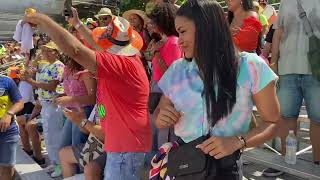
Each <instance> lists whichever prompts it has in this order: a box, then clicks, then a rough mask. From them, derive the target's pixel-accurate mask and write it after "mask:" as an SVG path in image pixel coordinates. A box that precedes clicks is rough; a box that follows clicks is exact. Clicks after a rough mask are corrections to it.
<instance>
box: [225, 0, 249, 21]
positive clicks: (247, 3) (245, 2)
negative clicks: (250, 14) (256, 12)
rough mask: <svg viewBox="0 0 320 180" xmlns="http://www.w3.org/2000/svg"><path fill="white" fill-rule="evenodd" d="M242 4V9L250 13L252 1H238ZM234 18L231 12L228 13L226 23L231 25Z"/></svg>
mask: <svg viewBox="0 0 320 180" xmlns="http://www.w3.org/2000/svg"><path fill="white" fill-rule="evenodd" d="M240 1H241V2H242V5H241V6H242V8H243V10H245V11H251V10H253V0H240ZM233 18H234V14H233V12H231V11H228V21H229V23H230V24H231V22H232V20H233Z"/></svg>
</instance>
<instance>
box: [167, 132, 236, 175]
mask: <svg viewBox="0 0 320 180" xmlns="http://www.w3.org/2000/svg"><path fill="white" fill-rule="evenodd" d="M208 138H209V135H207V136H201V137H199V138H198V139H196V140H193V141H191V142H189V143H184V142H183V141H182V139H179V140H178V144H179V147H178V148H176V149H173V150H171V151H170V152H169V155H168V171H167V174H168V176H170V177H175V179H176V180H214V179H216V178H215V177H217V174H218V173H217V171H218V169H226V168H232V167H233V166H234V165H235V164H236V161H237V160H238V159H239V158H240V151H236V152H234V153H233V154H231V155H229V156H226V157H224V158H222V159H219V160H217V159H215V158H214V157H212V156H210V155H208V154H204V153H203V151H202V150H201V149H198V148H196V146H197V145H199V144H201V143H202V142H204V141H205V140H207V139H208Z"/></svg>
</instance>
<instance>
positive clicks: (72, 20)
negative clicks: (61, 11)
mask: <svg viewBox="0 0 320 180" xmlns="http://www.w3.org/2000/svg"><path fill="white" fill-rule="evenodd" d="M71 10H72V15H73V16H72V17H69V18H68V22H69V24H70V25H71V26H73V27H74V26H76V25H77V24H78V23H81V21H80V19H79V15H78V11H77V9H75V8H73V7H72V8H71Z"/></svg>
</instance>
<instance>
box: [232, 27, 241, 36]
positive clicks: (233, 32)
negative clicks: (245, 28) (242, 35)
mask: <svg viewBox="0 0 320 180" xmlns="http://www.w3.org/2000/svg"><path fill="white" fill-rule="evenodd" d="M239 31H240V28H239V27H236V26H234V27H230V32H231V35H232V36H235V35H236V34H238V33H239Z"/></svg>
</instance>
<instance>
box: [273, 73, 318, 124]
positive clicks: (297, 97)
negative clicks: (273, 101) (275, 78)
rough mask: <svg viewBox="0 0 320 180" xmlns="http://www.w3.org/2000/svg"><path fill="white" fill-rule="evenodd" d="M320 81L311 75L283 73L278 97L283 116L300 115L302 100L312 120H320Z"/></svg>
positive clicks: (294, 117)
mask: <svg viewBox="0 0 320 180" xmlns="http://www.w3.org/2000/svg"><path fill="white" fill-rule="evenodd" d="M319 92H320V82H319V81H317V80H316V79H315V78H313V77H312V76H311V75H302V74H288V75H281V76H280V78H279V83H278V92H277V94H278V98H279V102H280V107H281V116H282V117H284V118H287V119H297V118H298V117H299V113H300V108H301V105H302V101H303V100H304V101H305V104H306V110H307V113H308V116H309V118H310V119H311V120H312V121H316V122H320V93H319Z"/></svg>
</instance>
